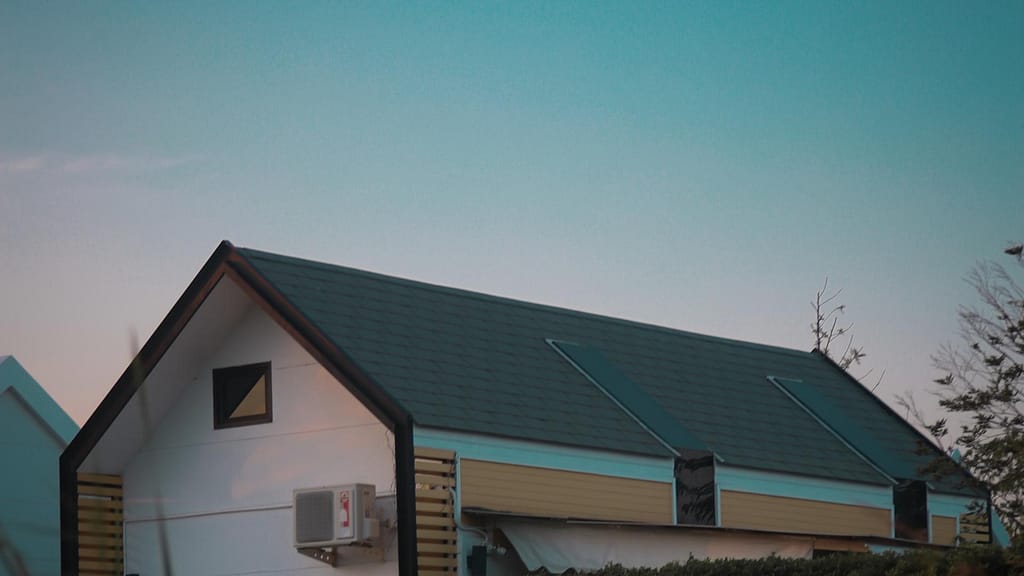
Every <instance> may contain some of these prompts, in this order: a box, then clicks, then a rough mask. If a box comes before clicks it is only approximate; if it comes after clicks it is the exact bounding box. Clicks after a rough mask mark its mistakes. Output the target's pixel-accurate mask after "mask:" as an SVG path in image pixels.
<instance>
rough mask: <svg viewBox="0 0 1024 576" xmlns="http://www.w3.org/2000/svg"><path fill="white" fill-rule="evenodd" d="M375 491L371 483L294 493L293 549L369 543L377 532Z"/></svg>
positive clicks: (310, 489) (304, 490)
mask: <svg viewBox="0 0 1024 576" xmlns="http://www.w3.org/2000/svg"><path fill="white" fill-rule="evenodd" d="M376 492H377V491H376V488H375V487H374V486H373V485H372V484H346V485H344V486H329V487H325V488H305V489H300V490H295V491H294V494H293V504H294V506H293V510H294V516H295V547H296V548H322V547H327V546H345V545H350V544H364V545H365V544H372V543H373V540H374V539H375V538H377V535H378V532H379V527H378V523H377V519H376V517H375V514H374V506H375V504H376V500H377V495H376Z"/></svg>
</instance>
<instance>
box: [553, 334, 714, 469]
mask: <svg viewBox="0 0 1024 576" xmlns="http://www.w3.org/2000/svg"><path fill="white" fill-rule="evenodd" d="M546 342H547V343H548V345H550V346H551V347H552V348H553V349H554V350H555V351H556V352H558V354H559V355H560V356H562V357H563V358H564V359H565V360H566V361H567V362H569V364H571V365H572V367H573V368H575V369H576V370H577V371H579V372H580V373H581V374H582V375H583V376H584V377H586V379H587V380H589V381H590V382H591V383H592V384H593V385H594V386H596V387H597V389H598V390H600V391H601V392H603V393H604V394H605V395H606V396H608V398H609V399H611V400H612V402H615V404H616V405H617V406H618V407H619V408H620V409H622V411H623V412H625V413H626V414H628V415H629V416H630V417H631V418H632V419H633V420H635V421H636V423H637V424H639V425H640V427H642V428H643V429H644V430H646V431H647V433H648V434H650V435H651V436H653V437H654V438H655V439H656V440H658V442H660V443H661V444H662V445H663V446H665V448H667V449H668V451H669V452H671V453H672V455H674V456H677V457H678V456H680V454H681V453H682V452H683V451H692V450H701V451H707V452H711V450H710V449H709V448H708V447H707V446H706V445H704V443H703V442H701V441H700V440H698V439H697V437H695V436H694V435H693V434H691V433H690V432H689V431H688V430H686V429H685V428H684V427H683V426H682V425H681V424H680V423H679V422H678V421H677V420H676V419H675V418H674V417H672V415H671V414H669V413H668V412H666V411H665V409H664V408H662V407H661V405H659V404H658V403H657V401H655V400H654V398H651V397H650V396H649V395H648V394H647V393H646V392H645V391H644V390H643V389H642V388H640V386H638V385H637V384H635V383H634V382H633V381H632V380H630V379H629V377H628V376H626V375H625V374H623V373H622V371H621V370H619V369H618V368H616V366H615V365H614V364H612V363H611V362H610V361H609V360H608V359H607V358H605V357H604V355H603V354H601V351H600V350H597V349H595V348H591V347H589V346H584V345H582V344H577V343H575V342H566V341H563V340H552V339H550V338H549V339H546Z"/></svg>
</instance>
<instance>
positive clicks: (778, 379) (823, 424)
mask: <svg viewBox="0 0 1024 576" xmlns="http://www.w3.org/2000/svg"><path fill="white" fill-rule="evenodd" d="M766 378H767V379H768V381H769V382H771V383H772V384H773V385H774V386H775V387H776V388H778V389H779V390H780V391H781V392H782V393H783V394H785V395H786V397H787V398H789V399H790V400H791V401H792V402H793V403H794V404H796V405H797V406H799V407H800V408H801V409H802V410H803V411H804V412H806V413H807V414H808V415H809V416H810V417H811V418H813V419H814V421H815V422H817V423H818V424H819V425H820V426H821V427H822V428H824V429H825V430H827V431H828V432H829V433H830V434H832V435H833V436H834V437H835V438H836V439H837V440H839V441H840V442H841V443H842V444H843V446H846V448H847V449H848V450H849V451H850V452H853V453H854V454H856V455H857V457H858V458H860V459H861V460H863V461H864V462H865V463H866V464H867V465H868V466H871V468H872V469H874V470H875V471H876V472H878V473H879V474H881V475H882V477H883V478H885V479H886V480H888V481H889V483H890V484H891V485H893V486H896V485H897V484H899V482H898V481H897V480H896V478H894V477H893V476H892V475H890V474H889V473H888V472H886V471H885V470H883V469H882V468H881V466H879V465H878V464H875V462H874V461H872V460H871V459H870V458H868V457H867V455H866V454H864V453H863V452H861V451H860V450H858V449H857V448H855V447H854V446H853V444H851V443H850V442H849V441H848V440H847V439H846V438H844V437H843V435H842V434H840V433H839V431H838V430H836V429H835V428H833V427H832V426H831V425H830V424H829V423H828V422H825V420H824V419H823V418H821V417H820V416H819V415H818V414H817V413H815V411H814V410H812V409H811V408H810V407H809V406H807V404H805V403H804V402H803V401H801V400H800V399H799V398H797V397H796V395H795V394H793V393H792V392H790V391H789V389H788V388H786V386H785V385H784V384H782V382H781V381H782V380H788V381H790V382H795V383H799V384H804V381H803V380H800V379H797V378H784V377H778V376H767V377H766Z"/></svg>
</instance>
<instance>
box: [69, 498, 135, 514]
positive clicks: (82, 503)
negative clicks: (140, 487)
mask: <svg viewBox="0 0 1024 576" xmlns="http://www.w3.org/2000/svg"><path fill="white" fill-rule="evenodd" d="M78 509H79V510H118V511H120V510H122V509H124V504H123V503H122V502H121V501H120V500H111V499H110V498H108V497H104V498H93V497H89V496H84V497H83V496H79V497H78Z"/></svg>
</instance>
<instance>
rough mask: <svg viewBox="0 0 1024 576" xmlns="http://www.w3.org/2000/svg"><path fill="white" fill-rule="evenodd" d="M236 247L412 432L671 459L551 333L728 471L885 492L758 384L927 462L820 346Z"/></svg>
mask: <svg viewBox="0 0 1024 576" xmlns="http://www.w3.org/2000/svg"><path fill="white" fill-rule="evenodd" d="M238 252H239V253H240V254H241V255H242V256H243V257H244V258H245V259H246V260H247V261H248V262H249V263H250V264H251V265H252V266H253V268H254V269H256V270H257V271H258V272H259V273H260V274H261V275H262V276H263V277H264V278H265V279H266V280H267V281H268V282H269V283H270V284H271V285H272V286H273V287H274V288H276V289H277V290H278V291H279V292H280V293H281V295H282V296H283V297H284V298H285V299H287V300H288V301H289V302H290V303H291V304H292V305H293V306H294V307H295V308H296V309H298V311H299V312H300V313H301V314H302V315H304V316H305V317H306V319H307V320H308V321H309V322H310V323H311V324H312V325H314V326H315V327H316V328H317V329H318V330H320V331H321V332H322V334H323V335H324V336H326V337H327V338H328V339H329V340H331V341H332V342H333V343H334V345H336V346H337V347H339V348H340V349H342V350H343V351H344V352H345V353H347V354H348V355H349V356H350V357H351V358H352V359H353V360H354V361H355V362H356V364H358V365H359V367H360V368H362V370H364V371H365V372H366V373H367V374H368V375H369V376H370V377H371V378H372V379H373V380H374V382H375V383H376V384H377V385H379V386H380V387H381V388H383V389H384V390H385V391H386V392H387V393H388V394H390V395H391V396H392V397H393V398H394V399H395V400H397V401H398V403H399V404H400V405H402V406H403V407H404V408H405V410H406V411H407V412H409V413H410V414H411V415H412V417H413V419H414V421H415V422H416V423H417V424H418V425H421V426H427V427H437V428H447V429H454V430H462V431H467V432H473V433H482V434H491V435H498V436H506V437H511V438H520V439H527V440H537V441H542V442H553V443H559V444H565V445H572V446H580V447H587V448H598V449H603V450H613V451H621V452H629V453H637V454H648V455H658V456H668V455H669V452H668V451H667V449H666V448H665V447H664V446H663V445H662V444H661V443H660V442H658V441H657V440H656V439H655V438H654V437H652V436H651V435H650V434H649V433H648V432H647V431H646V430H645V429H644V428H643V427H641V426H640V425H638V424H637V423H636V421H635V420H633V418H632V417H631V416H630V415H629V414H627V413H625V412H624V411H623V410H622V409H621V408H620V407H619V406H618V405H617V404H616V403H615V402H613V401H611V400H610V399H609V398H608V397H607V396H606V395H605V394H604V393H603V392H602V391H600V390H599V389H598V388H597V387H595V386H594V385H593V384H592V383H591V382H589V381H588V380H587V378H586V377H585V376H584V375H583V374H581V373H580V372H579V371H578V370H576V369H575V368H573V367H572V365H570V364H569V363H568V362H567V361H566V360H565V359H564V358H563V357H562V356H560V355H559V354H558V353H557V352H556V351H555V350H554V349H553V348H552V347H551V346H550V345H549V344H548V343H547V340H548V339H553V340H564V341H568V342H575V343H580V344H583V345H586V346H588V347H592V348H594V349H597V350H600V351H601V353H602V354H603V355H604V357H605V358H607V360H608V361H609V362H611V363H612V364H614V366H616V367H617V368H618V370H619V371H621V372H622V373H623V374H625V375H626V376H627V377H628V378H629V379H630V380H631V381H632V382H633V383H635V385H636V387H638V388H639V389H640V390H642V391H643V392H645V393H646V394H648V395H649V396H650V398H653V399H654V401H656V402H657V403H658V404H660V405H661V407H662V408H664V410H665V411H666V412H667V413H668V414H669V415H671V416H672V417H674V418H675V419H676V420H677V421H678V422H679V423H680V424H681V425H682V426H683V427H685V429H686V430H687V431H688V432H689V433H691V434H693V435H694V436H696V438H697V439H699V440H700V441H701V442H703V443H704V444H705V445H706V446H707V447H709V448H710V449H712V450H713V451H714V452H715V453H716V454H717V455H718V456H719V457H720V458H721V459H722V460H723V461H724V463H726V464H729V465H734V466H740V467H751V468H758V469H764V470H772V471H779V472H785V473H793V474H804V475H811V476H819V477H825V478H835V479H842V480H849V481H856V482H866V483H875V484H885V483H888V481H887V480H886V478H885V476H884V475H883V474H881V473H880V472H879V471H878V470H877V469H876V468H875V467H873V466H872V465H870V464H869V463H867V462H866V461H865V459H864V458H862V457H861V456H860V455H858V454H857V453H856V452H854V451H852V450H851V449H850V448H849V447H848V446H846V445H845V444H844V443H843V441H841V440H840V439H838V438H837V437H836V436H834V435H833V434H831V433H829V432H828V431H827V430H825V429H824V428H823V427H822V425H821V424H820V423H819V422H818V421H817V420H816V419H815V418H814V417H813V416H811V415H810V414H809V413H808V412H807V411H806V410H804V409H803V408H801V407H800V406H799V405H798V404H796V403H795V402H794V401H793V400H792V399H791V398H789V397H788V396H787V395H786V394H785V393H784V392H783V391H782V390H780V389H779V388H778V387H776V386H775V385H774V384H773V383H772V382H771V381H769V379H768V377H769V376H776V377H780V378H789V379H795V380H801V381H803V382H806V383H808V384H812V385H813V386H815V388H816V390H817V392H818V393H820V394H821V395H822V396H823V397H825V398H828V399H829V401H830V402H831V403H832V404H834V405H835V406H840V407H842V408H843V409H844V410H845V414H846V416H847V417H849V418H852V420H853V421H855V422H856V423H857V424H858V425H860V426H862V427H863V431H865V434H867V435H868V436H870V437H872V438H874V439H875V440H877V442H876V443H875V444H873V445H872V446H873V449H875V450H882V451H886V453H885V454H884V456H885V458H880V457H878V456H880V455H881V453H878V454H876V455H875V456H876V460H878V461H892V460H893V459H897V460H902V461H905V462H908V463H912V464H911V466H910V468H911V469H913V468H914V466H916V465H917V463H924V462H926V461H927V460H928V459H929V458H930V457H931V456H920V455H917V454H915V450H916V449H917V448H918V447H919V445H920V442H921V441H922V439H923V438H922V437H921V436H920V435H919V434H918V433H917V432H916V431H915V430H914V429H913V428H912V427H911V426H910V425H909V424H907V423H906V422H905V421H903V420H902V419H901V418H900V417H899V416H898V415H896V414H895V413H894V412H892V411H891V410H889V409H888V408H887V407H886V406H885V405H884V404H883V403H882V402H880V401H879V400H878V399H877V398H875V397H874V396H873V395H872V394H871V393H870V392H869V391H868V390H866V389H865V388H864V387H863V386H861V385H860V384H859V383H858V382H856V381H855V380H854V379H852V378H851V377H850V376H849V375H847V374H846V373H845V372H843V371H842V370H841V369H839V368H838V367H837V366H836V365H834V364H833V363H832V362H831V361H829V360H828V359H826V358H824V357H823V356H821V355H820V354H818V353H813V352H803V351H797V350H790V349H786V348H779V347H774V346H765V345H760V344H753V343H748V342H741V341H736V340H728V339H723V338H716V337H710V336H704V335H700V334H694V333H689V332H684V331H680V330H673V329H668V328H662V327H658V326H652V325H646V324H640V323H636V322H630V321H625V320H619V319H614V318H609V317H604V316H598V315H593V314H587V313H582V312H577V311H572V310H565V309H559V308H554V307H549V306H541V305H537V304H530V303H526V302H520V301H515V300H510V299H506V298H499V297H494V296H488V295H483V294H478V293H473V292H467V291H462V290H456V289H451V288H443V287H439V286H434V285H429V284H424V283H419V282H412V281H408V280H402V279H398V278H393V277H388V276H382V275H378V274H373V273H368V272H363V271H359V270H354V269H350V268H344V267H341V266H334V265H328V264H322V263H317V262H311V261H308V260H301V259H296V258H291V257H285V256H279V255H274V254H268V253H265V252H259V251H255V250H250V249H241V248H240V249H238ZM867 456H869V457H870V456H871V454H868V455H867ZM876 464H877V462H876ZM886 472H889V471H886ZM901 472H902V471H901ZM889 474H890V475H895V474H893V473H892V472H889Z"/></svg>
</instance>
